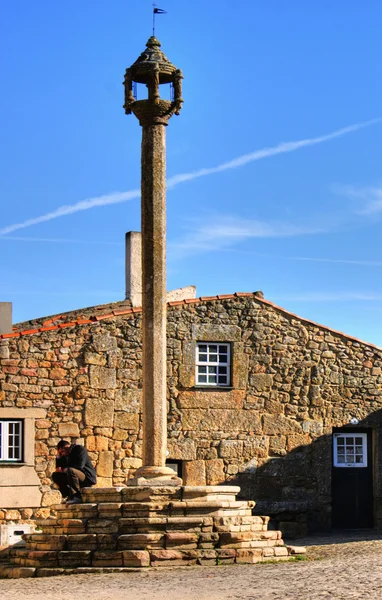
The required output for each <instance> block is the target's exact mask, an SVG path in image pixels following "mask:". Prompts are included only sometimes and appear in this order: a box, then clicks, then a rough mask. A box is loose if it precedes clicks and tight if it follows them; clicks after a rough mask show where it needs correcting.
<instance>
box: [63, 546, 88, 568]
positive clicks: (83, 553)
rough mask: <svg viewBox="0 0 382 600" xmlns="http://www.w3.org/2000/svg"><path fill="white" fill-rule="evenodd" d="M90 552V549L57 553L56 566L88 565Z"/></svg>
mask: <svg viewBox="0 0 382 600" xmlns="http://www.w3.org/2000/svg"><path fill="white" fill-rule="evenodd" d="M91 558H92V553H91V551H90V550H73V551H63V552H59V553H58V566H60V567H69V568H70V567H89V566H90V565H91Z"/></svg>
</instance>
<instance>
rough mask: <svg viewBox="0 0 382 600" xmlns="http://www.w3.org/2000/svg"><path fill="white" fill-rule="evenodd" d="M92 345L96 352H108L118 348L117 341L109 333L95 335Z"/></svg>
mask: <svg viewBox="0 0 382 600" xmlns="http://www.w3.org/2000/svg"><path fill="white" fill-rule="evenodd" d="M92 344H93V347H94V349H95V351H96V352H107V351H108V350H114V349H115V348H116V347H117V340H116V339H115V337H112V336H111V335H110V334H109V333H100V334H94V335H93V336H92Z"/></svg>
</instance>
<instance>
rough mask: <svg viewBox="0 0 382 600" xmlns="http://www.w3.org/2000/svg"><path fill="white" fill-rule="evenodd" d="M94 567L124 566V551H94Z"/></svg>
mask: <svg viewBox="0 0 382 600" xmlns="http://www.w3.org/2000/svg"><path fill="white" fill-rule="evenodd" d="M92 566H93V567H122V566H123V552H119V551H116V552H112V551H110V552H104V551H101V550H97V551H96V552H94V553H93V557H92Z"/></svg>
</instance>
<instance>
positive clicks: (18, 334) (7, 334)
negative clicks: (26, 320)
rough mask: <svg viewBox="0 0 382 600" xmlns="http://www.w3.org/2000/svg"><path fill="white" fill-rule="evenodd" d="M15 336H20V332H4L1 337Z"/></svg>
mask: <svg viewBox="0 0 382 600" xmlns="http://www.w3.org/2000/svg"><path fill="white" fill-rule="evenodd" d="M14 337H20V333H19V332H17V333H2V334H1V335H0V339H6V338H14Z"/></svg>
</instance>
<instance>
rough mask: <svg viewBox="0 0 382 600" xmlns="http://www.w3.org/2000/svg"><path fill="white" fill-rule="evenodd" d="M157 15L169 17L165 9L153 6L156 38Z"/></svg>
mask: <svg viewBox="0 0 382 600" xmlns="http://www.w3.org/2000/svg"><path fill="white" fill-rule="evenodd" d="M155 15H167V10H163V8H157V5H156V4H153V35H154V36H155Z"/></svg>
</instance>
